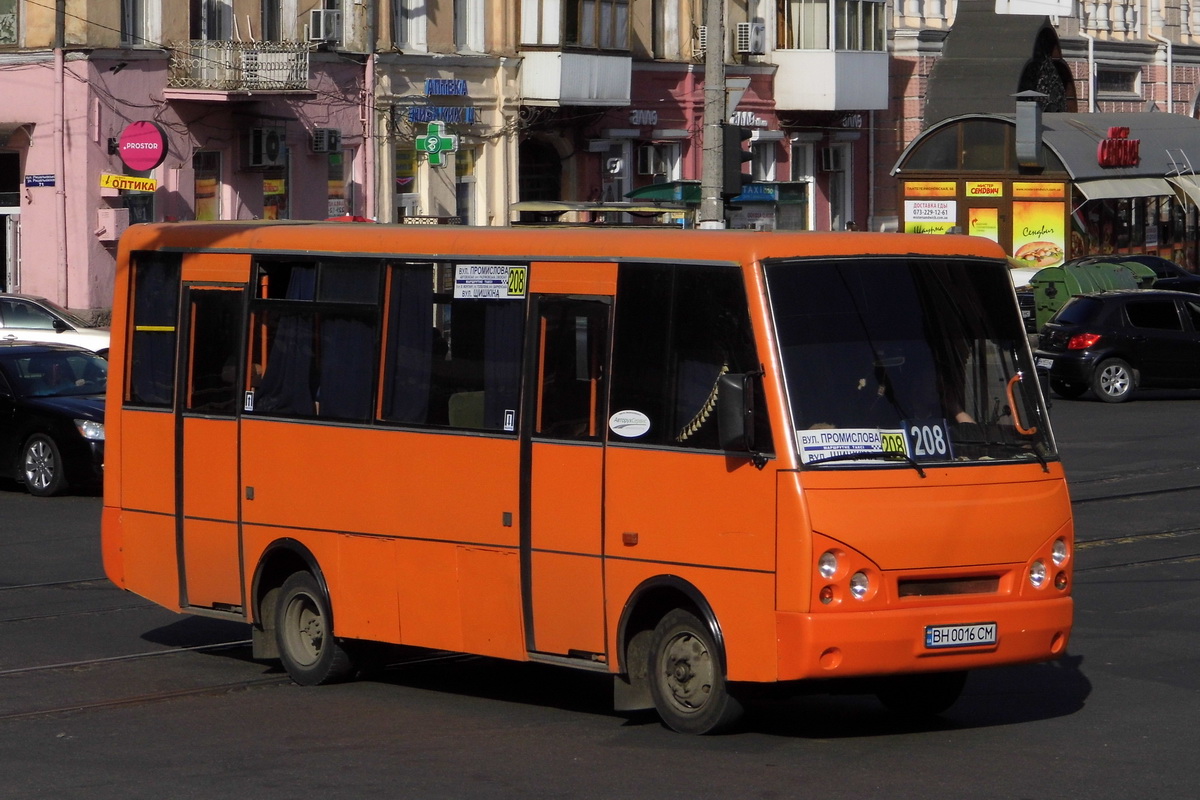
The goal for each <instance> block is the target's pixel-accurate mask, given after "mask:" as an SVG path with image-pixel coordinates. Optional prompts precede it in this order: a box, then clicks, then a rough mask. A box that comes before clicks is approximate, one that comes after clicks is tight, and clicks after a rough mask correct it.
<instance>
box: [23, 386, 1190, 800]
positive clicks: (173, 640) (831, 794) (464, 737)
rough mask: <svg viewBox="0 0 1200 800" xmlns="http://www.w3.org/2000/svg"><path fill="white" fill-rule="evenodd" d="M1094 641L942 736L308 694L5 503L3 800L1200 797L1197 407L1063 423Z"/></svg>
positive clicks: (395, 673) (759, 717)
mask: <svg viewBox="0 0 1200 800" xmlns="http://www.w3.org/2000/svg"><path fill="white" fill-rule="evenodd" d="M1053 415H1054V419H1055V429H1056V433H1057V436H1058V441H1059V446H1060V449H1061V451H1062V453H1063V457H1064V462H1065V464H1066V467H1067V472H1068V476H1069V478H1070V479H1071V483H1072V496H1073V500H1074V503H1075V510H1076V514H1077V517H1076V526H1077V536H1078V544H1079V551H1078V562H1077V563H1078V566H1077V572H1076V587H1075V596H1076V602H1077V619H1076V627H1075V632H1074V636H1073V638H1072V641H1071V646H1070V651H1069V653H1068V655H1067V656H1066V657H1065V658H1063V659H1061V660H1060V661H1058V662H1055V663H1052V664H1043V665H1033V666H1025V667H1013V668H1003V669H996V670H990V671H983V672H977V673H974V674H972V675H971V677H970V679H969V680H968V683H967V688H966V691H965V693H964V695H963V697H962V699H961V700H960V701H959V702H958V704H956V705H955V706H954V708H952V709H951V710H950V711H949V712H948V713H947V714H946V715H945V716H944V717H943V718H942V719H941V720H939V721H937V722H935V723H933V724H929V725H924V726H916V727H914V726H913V725H911V724H905V723H902V722H900V721H898V720H897V718H895V717H893V716H892V715H890V714H888V713H887V712H885V711H884V710H883V709H882V707H881V706H880V705H879V704H878V702H877V701H875V700H874V699H873V698H870V697H866V696H830V695H821V694H814V695H807V696H801V697H797V698H794V699H787V700H776V701H771V702H765V703H762V704H759V705H758V706H756V707H755V708H754V709H753V713H752V714H751V715H750V718H749V720H748V723H747V725H746V727H745V729H744V730H743V731H741V732H739V733H736V734H733V735H728V736H719V737H702V738H695V737H686V736H680V735H677V734H673V733H671V732H669V731H667V730H665V729H664V728H663V727H662V726H661V725H659V724H658V723H657V722H656V721H655V720H654V719H653V718H652V717H639V718H635V719H627V718H625V717H623V716H621V715H618V714H615V713H613V711H612V710H611V694H610V688H609V685H608V683H607V682H606V681H605V680H604V679H603V678H602V677H598V676H593V675H583V674H576V673H573V672H569V671H562V670H557V669H554V668H551V667H546V666H540V665H530V664H508V663H501V662H496V661H491V660H487V659H479V658H466V657H453V656H451V657H447V656H439V655H437V654H420V655H419V656H414V657H413V659H412V660H410V661H408V662H407V663H405V664H403V665H402V666H399V667H396V668H393V669H390V670H388V671H387V672H385V673H384V674H383V675H382V676H381V677H380V678H378V679H376V680H371V681H360V682H357V683H352V684H346V685H341V686H330V687H319V688H313V689H307V688H300V687H297V686H295V685H293V684H291V683H290V682H289V681H288V680H287V679H286V677H284V676H283V675H282V674H281V673H280V672H279V671H278V670H277V669H276V668H274V667H273V666H271V665H266V664H260V663H256V662H254V661H252V660H251V659H250V657H249V647H248V644H247V642H246V640H247V638H248V637H247V630H246V627H245V626H244V625H240V624H236V623H229V622H224V621H217V620H209V619H203V618H196V617H180V616H177V615H174V614H172V613H170V612H167V611H165V610H163V609H159V608H157V607H155V606H152V605H150V604H148V603H146V602H144V601H142V600H140V599H139V598H137V597H135V596H132V595H128V594H124V593H122V592H119V591H117V590H116V589H115V588H113V587H112V586H111V585H110V584H109V583H108V582H107V581H106V580H104V579H103V577H102V570H101V566H100V556H99V544H98V529H99V507H100V500H99V498H97V497H67V498H57V499H52V500H38V499H34V498H31V497H29V496H28V495H26V494H24V493H23V492H22V491H21V490H20V489H19V488H18V487H15V486H11V485H0V642H3V645H2V646H0V775H2V776H3V779H2V780H0V798H10V797H11V798H32V797H37V798H85V797H87V798H92V797H95V798H108V797H114V798H115V797H121V798H165V797H169V798H225V797H228V798H233V797H239V798H240V797H255V798H294V797H322V798H342V797H345V798H360V797H387V798H390V797H413V798H425V797H471V798H475V797H478V798H509V797H512V798H517V797H520V798H529V797H535V798H543V797H546V798H549V797H562V798H577V797H582V798H591V797H595V798H618V797H620V798H625V797H657V798H674V797H680V798H690V799H694V798H707V797H739V798H741V797H757V798H785V797H786V798H806V797H813V798H841V797H847V798H849V797H853V798H874V797H887V798H898V799H899V798H928V797H938V796H957V797H971V798H1035V797H1037V798H1041V797H1047V796H1051V797H1053V796H1058V797H1087V798H1135V797H1137V798H1140V797H1155V796H1164V795H1170V796H1178V797H1190V796H1194V795H1195V794H1196V787H1197V786H1200V761H1198V760H1197V759H1196V757H1195V754H1196V745H1197V743H1198V742H1200V735H1198V734H1197V730H1198V725H1197V719H1196V718H1197V715H1198V713H1200V522H1198V517H1200V511H1198V510H1197V509H1200V452H1197V447H1196V439H1197V432H1200V424H1198V423H1197V420H1198V419H1200V394H1197V393H1189V394H1178V393H1176V394H1166V393H1163V394H1155V395H1150V396H1148V397H1147V398H1144V399H1141V400H1138V401H1136V402H1134V403H1131V404H1127V405H1122V406H1109V405H1105V404H1102V403H1099V402H1095V401H1089V400H1086V399H1085V400H1081V401H1063V400H1058V401H1056V402H1055V405H1054V411H1053Z"/></svg>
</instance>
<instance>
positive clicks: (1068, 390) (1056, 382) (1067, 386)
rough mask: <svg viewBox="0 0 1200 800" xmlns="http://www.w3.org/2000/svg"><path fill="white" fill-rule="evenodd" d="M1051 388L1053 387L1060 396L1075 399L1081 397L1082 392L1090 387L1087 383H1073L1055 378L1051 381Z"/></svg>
mask: <svg viewBox="0 0 1200 800" xmlns="http://www.w3.org/2000/svg"><path fill="white" fill-rule="evenodd" d="M1050 388H1051V389H1053V390H1054V393H1055V394H1056V395H1058V396H1059V397H1065V398H1067V399H1068V400H1074V399H1075V398H1076V397H1079V396H1080V395H1081V394H1083V393H1084V392H1086V391H1087V388H1088V387H1087V384H1086V383H1071V382H1070V381H1064V380H1061V379H1059V378H1054V379H1053V380H1051V381H1050Z"/></svg>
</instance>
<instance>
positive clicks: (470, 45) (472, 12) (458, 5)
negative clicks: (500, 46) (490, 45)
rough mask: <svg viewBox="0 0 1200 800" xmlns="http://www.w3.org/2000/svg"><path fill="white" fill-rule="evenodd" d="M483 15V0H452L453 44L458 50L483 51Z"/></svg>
mask: <svg viewBox="0 0 1200 800" xmlns="http://www.w3.org/2000/svg"><path fill="white" fill-rule="evenodd" d="M483 16H484V15H483V0H454V44H455V46H456V47H457V48H458V49H459V50H460V51H462V50H466V51H467V52H470V53H482V52H483V51H484V41H483V33H484V31H483V25H484V19H483Z"/></svg>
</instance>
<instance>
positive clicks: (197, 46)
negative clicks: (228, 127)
mask: <svg viewBox="0 0 1200 800" xmlns="http://www.w3.org/2000/svg"><path fill="white" fill-rule="evenodd" d="M310 49H311V46H310V45H309V44H308V43H307V42H227V41H205V40H192V41H189V42H184V43H181V44H176V45H174V46H173V48H172V52H173V55H172V56H171V64H170V70H169V73H168V78H167V92H166V97H167V99H169V100H172V99H173V100H189V99H192V100H195V99H203V100H213V99H231V100H232V99H239V98H247V97H249V96H250V95H251V94H261V93H263V92H297V91H308V54H309V51H310Z"/></svg>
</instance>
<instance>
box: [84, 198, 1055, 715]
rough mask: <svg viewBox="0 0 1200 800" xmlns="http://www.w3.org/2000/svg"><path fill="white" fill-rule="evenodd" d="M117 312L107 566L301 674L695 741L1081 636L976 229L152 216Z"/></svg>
mask: <svg viewBox="0 0 1200 800" xmlns="http://www.w3.org/2000/svg"><path fill="white" fill-rule="evenodd" d="M112 330H113V332H114V335H113V340H112V349H111V353H110V360H111V363H110V368H111V372H110V379H109V387H110V388H109V394H108V409H107V420H106V425H107V464H106V470H105V489H104V514H103V554H104V564H105V569H106V572H107V574H108V576H109V578H111V579H112V580H113V581H114V582H115V583H116V584H117V585H118V586H120V587H123V588H125V589H127V590H129V591H132V592H136V593H137V594H139V595H142V596H144V597H146V598H149V599H151V600H153V601H154V602H156V603H159V604H161V605H163V606H166V607H168V608H171V609H174V610H177V611H181V612H187V613H193V614H203V615H207V616H217V617H224V618H229V619H236V620H243V621H245V622H247V623H249V624H250V626H251V629H252V638H253V643H254V654H255V657H258V658H263V659H270V658H278V659H280V660H281V661H282V663H283V665H284V667H285V668H286V670H287V672H288V673H289V674H290V675H291V677H292V678H293V679H294V680H295V681H296V682H297V683H299V684H305V685H309V684H321V683H327V682H332V681H336V680H342V679H346V678H349V677H352V676H353V675H355V674H356V672H357V670H358V669H359V668H360V666H361V665H362V664H363V663H364V662H366V661H368V660H370V658H371V657H372V654H373V653H372V651H373V650H375V651H377V650H378V646H379V645H380V644H383V645H388V644H391V645H395V644H402V645H412V646H419V647H423V648H432V649H435V650H442V651H455V652H465V653H474V654H480V655H485V656H494V657H499V658H504V659H514V660H518V661H539V662H550V663H554V664H560V665H565V666H569V667H576V668H579V669H584V670H594V671H597V672H604V673H608V674H611V675H612V676H613V677H614V686H615V692H614V694H615V707H616V708H617V709H618V710H635V709H650V708H653V709H656V710H657V712H658V713H659V714H660V715H661V717H662V718H663V720H664V722H665V723H666V724H667V725H669V726H670V727H672V728H674V729H676V730H679V731H683V732H691V733H705V732H710V731H715V730H718V729H720V728H723V727H727V726H728V725H729V724H730V723H731V722H733V721H734V720H735V719H737V717H738V715H739V714H740V712H741V709H742V700H741V699H739V698H744V697H745V693H746V692H747V691H749V690H750V689H753V688H754V685H755V684H758V685H763V684H783V683H788V684H789V686H788V687H785V688H796V689H798V688H800V687H802V686H813V685H816V686H826V685H831V684H822V683H816V682H817V681H822V680H828V679H840V678H859V679H866V678H870V679H878V681H877V682H876V681H873V682H871V684H870V688H869V690H870V691H874V692H876V693H877V694H878V696H879V698H880V699H881V700H882V701H883V702H884V704H885V705H886V706H888V707H891V708H894V709H897V710H900V711H903V712H909V713H938V712H941V711H943V710H945V709H946V708H948V707H949V706H950V705H951V704H952V703H953V702H954V701H955V700H956V699H957V697H958V695H959V693H960V692H961V689H962V687H963V681H964V679H965V675H966V673H967V671H968V670H971V669H974V668H976V667H985V666H992V665H1000V664H1016V663H1025V662H1035V661H1041V660H1047V659H1052V658H1055V657H1056V656H1059V655H1061V654H1062V653H1063V652H1064V651H1065V648H1066V647H1067V642H1068V638H1069V635H1070V630H1071V624H1072V599H1071V596H1070V593H1071V588H1072V557H1073V525H1072V518H1071V507H1070V502H1069V497H1068V492H1067V485H1066V482H1065V479H1064V474H1063V469H1062V465H1061V462H1060V459H1059V456H1058V454H1057V451H1056V446H1055V442H1054V439H1053V436H1052V434H1051V430H1050V425H1049V420H1048V418H1047V413H1046V407H1045V405H1044V401H1043V399H1042V395H1041V392H1040V390H1039V388H1038V386H1037V381H1036V379H1035V377H1034V376H1035V374H1036V373H1035V371H1034V365H1033V362H1032V360H1031V355H1030V351H1029V348H1028V345H1027V342H1026V338H1025V334H1024V329H1023V327H1022V323H1021V317H1020V314H1019V312H1018V309H1017V304H1016V299H1015V296H1014V292H1013V288H1012V284H1011V282H1010V281H1009V277H1008V274H1007V267H1006V265H1005V261H1004V253H1003V252H1002V251H1001V249H1000V248H999V247H998V246H997V245H995V244H994V243H991V242H989V241H986V240H982V239H974V238H969V237H960V236H952V235H947V236H919V235H907V234H879V233H830V234H821V233H801V234H790V233H759V232H733V231H728V232H726V231H671V230H623V231H620V232H615V231H609V230H588V229H562V230H555V229H538V230H527V229H526V230H518V229H502V228H487V229H483V228H478V229H471V228H458V227H434V228H428V229H420V228H414V227H405V226H396V225H370V224H348V223H295V222H293V223H288V222H281V223H257V222H256V223H242V222H228V223H168V224H159V225H137V226H133V227H131V228H130V229H129V231H128V232H127V233H126V234H125V235H124V237H123V238H122V240H121V245H120V251H119V259H118V269H117V275H116V296H115V300H114V308H113V321H112ZM369 645H370V646H369ZM791 682H797V683H795V684H792V683H791ZM840 685H842V686H844V685H846V684H845V683H843V684H840Z"/></svg>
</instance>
